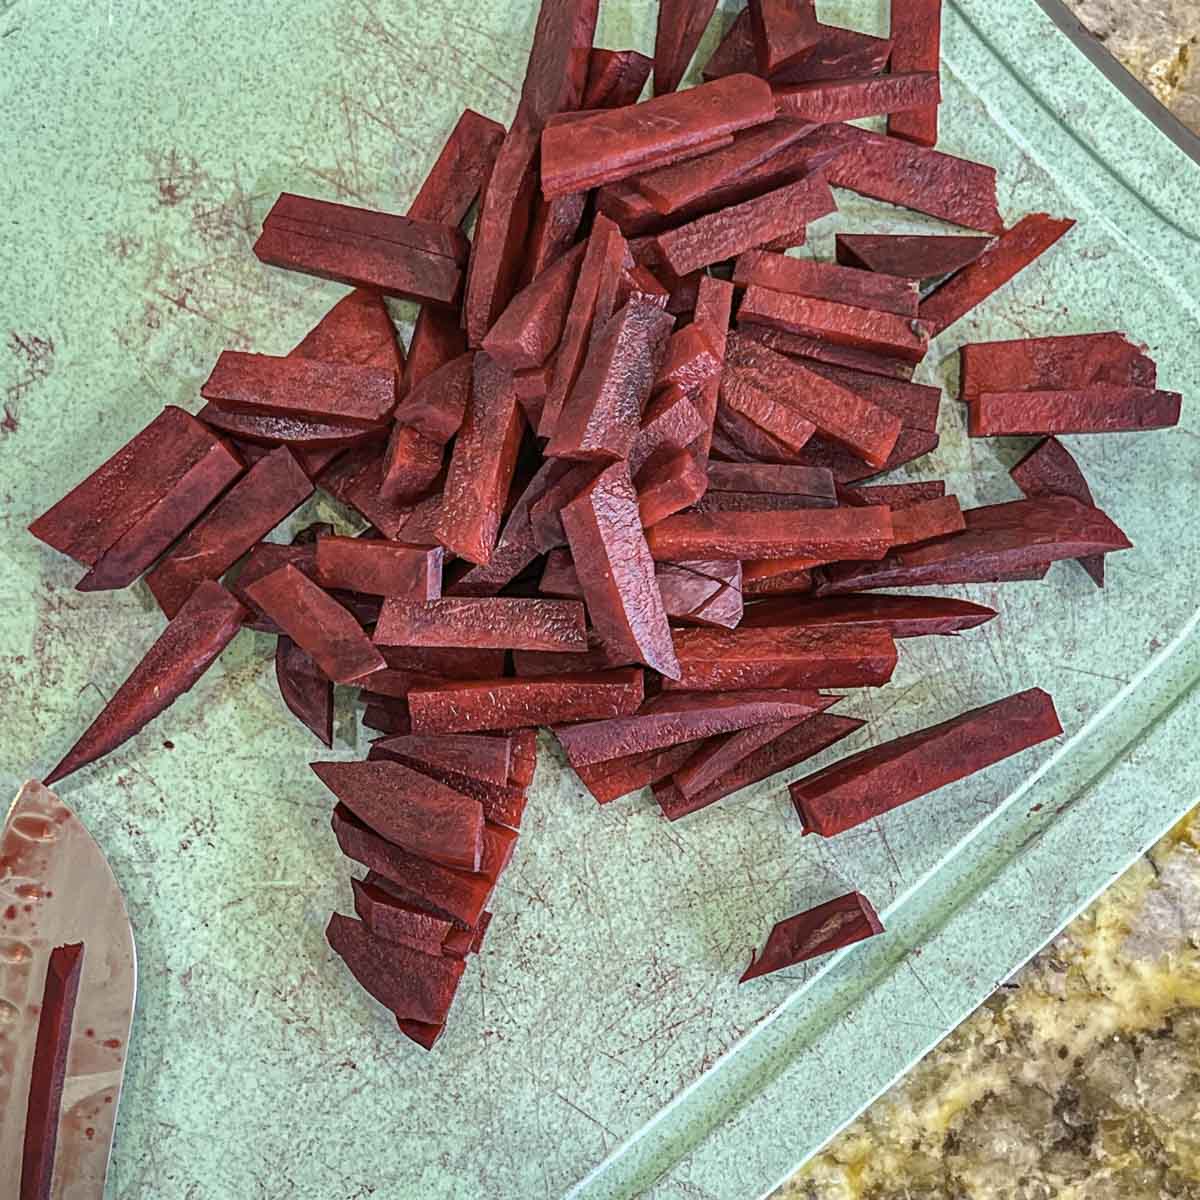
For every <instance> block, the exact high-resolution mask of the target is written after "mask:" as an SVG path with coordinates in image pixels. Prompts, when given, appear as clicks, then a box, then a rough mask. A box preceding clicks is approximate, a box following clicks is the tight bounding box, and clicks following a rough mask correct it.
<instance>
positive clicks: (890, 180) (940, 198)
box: [810, 125, 1004, 233]
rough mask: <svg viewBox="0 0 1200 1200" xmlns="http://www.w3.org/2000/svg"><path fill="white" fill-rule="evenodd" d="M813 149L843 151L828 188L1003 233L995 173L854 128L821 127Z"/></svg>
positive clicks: (831, 169) (832, 165)
mask: <svg viewBox="0 0 1200 1200" xmlns="http://www.w3.org/2000/svg"><path fill="white" fill-rule="evenodd" d="M810 141H811V142H812V144H813V145H814V146H821V147H825V148H828V149H831V150H832V149H836V150H840V151H842V153H841V154H839V155H838V157H837V158H836V159H834V160H833V162H831V163H830V164H829V167H828V176H829V182H830V183H831V184H833V186H834V187H844V188H848V189H849V190H850V191H852V192H857V193H858V194H859V195H860V196H869V197H870V198H871V199H873V200H884V201H886V202H887V203H889V204H898V205H900V206H901V207H903V208H911V209H913V210H914V211H915V212H922V213H927V214H928V215H929V216H931V217H939V218H940V219H941V220H943V221H949V222H951V223H953V224H955V225H962V226H963V227H965V228H967V229H977V230H979V231H980V232H981V233H1002V232H1003V231H1004V221H1003V219H1002V218H1001V216H1000V210H999V208H998V207H997V204H996V170H995V168H994V167H987V166H984V165H983V164H982V163H975V162H970V161H968V160H967V159H965V158H955V157H954V155H952V154H943V153H941V151H939V150H930V149H927V148H925V147H924V146H914V145H913V144H912V143H910V142H906V141H902V140H901V139H900V138H893V137H885V136H883V135H882V134H877V133H869V132H868V131H867V130H865V129H859V128H858V127H857V126H854V125H823V126H822V127H821V128H820V129H819V130H817V132H816V133H814V134H813V135H812V138H811V139H810Z"/></svg>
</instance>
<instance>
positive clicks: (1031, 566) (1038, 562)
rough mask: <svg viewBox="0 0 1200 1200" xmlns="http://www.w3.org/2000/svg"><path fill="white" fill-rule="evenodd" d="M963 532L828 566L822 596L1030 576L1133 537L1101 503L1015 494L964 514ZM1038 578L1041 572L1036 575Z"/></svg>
mask: <svg viewBox="0 0 1200 1200" xmlns="http://www.w3.org/2000/svg"><path fill="white" fill-rule="evenodd" d="M963 518H964V520H965V521H966V526H967V527H966V529H965V530H964V531H963V532H962V533H955V534H951V535H950V536H949V537H944V538H938V539H937V540H936V541H933V542H927V543H925V544H924V545H921V546H906V547H902V548H901V549H899V550H895V551H892V552H891V553H890V554H888V555H887V557H886V558H884V559H883V560H882V561H880V562H877V563H842V564H838V565H836V566H833V567H830V568H828V570H827V571H826V572H825V573H824V578H823V579H822V580H821V582H820V583H819V585H818V588H817V591H818V592H819V593H820V594H821V595H836V594H839V593H842V592H863V591H870V590H872V589H874V588H891V587H924V586H926V585H928V584H945V583H990V582H994V581H997V580H1004V579H1009V578H1012V577H1014V575H1015V577H1016V578H1021V579H1026V578H1030V577H1031V576H1029V575H1028V574H1027V572H1029V571H1031V570H1040V569H1042V568H1044V567H1045V566H1046V565H1047V564H1048V563H1052V562H1057V561H1059V560H1060V559H1064V558H1085V557H1087V556H1088V555H1092V554H1111V553H1113V552H1114V551H1117V550H1128V549H1130V546H1131V543H1130V541H1129V539H1128V538H1127V537H1126V536H1125V535H1124V534H1123V533H1122V532H1121V531H1120V530H1119V529H1118V528H1117V527H1116V525H1114V524H1113V522H1112V521H1110V520H1109V518H1108V517H1106V516H1105V515H1104V513H1102V512H1101V511H1100V510H1099V509H1098V508H1092V507H1090V506H1088V505H1084V504H1080V503H1079V501H1077V500H1073V499H1071V498H1070V497H1069V496H1046V497H1040V498H1038V499H1035V500H1011V501H1009V502H1008V503H1007V504H992V505H989V506H987V507H986V508H972V509H968V510H967V511H966V512H964V513H963ZM1033 577H1034V578H1040V576H1033Z"/></svg>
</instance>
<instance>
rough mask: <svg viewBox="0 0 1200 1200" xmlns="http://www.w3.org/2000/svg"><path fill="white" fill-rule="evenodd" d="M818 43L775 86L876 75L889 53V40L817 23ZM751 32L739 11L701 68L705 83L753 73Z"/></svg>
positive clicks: (744, 12)
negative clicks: (804, 81)
mask: <svg viewBox="0 0 1200 1200" xmlns="http://www.w3.org/2000/svg"><path fill="white" fill-rule="evenodd" d="M817 29H818V32H819V34H820V40H819V41H818V42H817V43H816V45H814V46H813V47H812V48H811V49H810V50H808V51H807V52H806V53H805V54H803V55H802V56H801V57H800V58H799V60H797V61H796V62H794V63H792V64H791V65H790V66H787V67H784V68H783V69H782V70H780V71H779V72H777V73H776V74H775V76H774V82H777V83H789V82H791V83H795V82H799V81H801V80H804V79H845V78H848V77H850V76H854V75H878V74H879V72H880V71H882V70H883V69H884V67H886V66H887V62H888V56H889V55H890V54H891V52H892V41H891V39H890V38H877V37H872V36H871V35H870V34H866V33H859V32H858V31H857V30H856V29H843V28H842V27H841V26H839V25H823V24H821V23H820V22H818V23H817ZM757 70H758V62H757V57H756V55H755V50H754V32H753V29H752V28H751V23H750V10H749V9H748V8H745V9H742V11H741V12H740V13H738V15H737V17H736V18H735V19H734V22H733V24H732V25H731V26H730V27H729V30H728V32H727V33H726V34H725V37H724V38H723V39H722V40H721V43H720V45H719V46H718V47H717V49H716V50H715V51H714V53H713V56H712V57H711V58H710V59H709V60H708V63H707V64H706V65H705V67H704V71H703V75H704V78H705V79H719V78H721V77H722V76H725V75H733V74H736V73H737V72H739V71H757Z"/></svg>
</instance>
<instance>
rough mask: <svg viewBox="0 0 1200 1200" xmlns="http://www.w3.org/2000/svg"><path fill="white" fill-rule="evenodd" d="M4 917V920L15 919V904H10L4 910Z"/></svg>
mask: <svg viewBox="0 0 1200 1200" xmlns="http://www.w3.org/2000/svg"><path fill="white" fill-rule="evenodd" d="M4 919H5V920H6V921H15V920H16V919H17V906H16V905H15V904H10V905H9V906H8V907H7V908H6V909H5V910H4Z"/></svg>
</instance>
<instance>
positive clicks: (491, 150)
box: [408, 108, 504, 225]
mask: <svg viewBox="0 0 1200 1200" xmlns="http://www.w3.org/2000/svg"><path fill="white" fill-rule="evenodd" d="M503 141H504V126H503V125H501V124H499V123H498V122H496V121H492V120H489V119H488V118H487V117H485V116H482V115H481V114H479V113H477V112H475V111H473V110H472V109H469V108H468V109H464V110H463V114H462V116H460V117H459V118H458V121H457V122H456V123H455V125H454V128H453V129H452V130H451V131H450V136H449V137H448V138H447V139H446V142H445V145H443V146H442V149H441V152H440V153H439V154H438V156H437V159H436V160H435V161H434V164H433V166H432V167H430V168H429V174H428V175H426V176H425V182H424V183H422V184H421V190H420V191H419V192H417V194H416V196H415V197H414V198H413V202H412V203H411V204H410V205H409V206H408V215H409V216H410V217H413V218H415V219H416V220H419V221H437V222H440V223H441V224H443V225H458V224H461V222H462V220H463V218H464V217H466V215H467V212H468V211H469V210H470V208H471V205H472V204H473V203H474V202H475V198H476V197H477V196H478V195H479V193H480V192H481V191H482V190H483V186H484V184H485V183H486V182H487V178H488V176H489V175H490V174H491V173H492V166H493V164H494V163H495V161H496V155H497V154H498V153H499V151H500V144H501V142H503Z"/></svg>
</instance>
